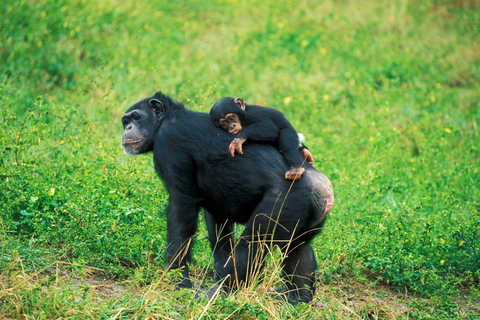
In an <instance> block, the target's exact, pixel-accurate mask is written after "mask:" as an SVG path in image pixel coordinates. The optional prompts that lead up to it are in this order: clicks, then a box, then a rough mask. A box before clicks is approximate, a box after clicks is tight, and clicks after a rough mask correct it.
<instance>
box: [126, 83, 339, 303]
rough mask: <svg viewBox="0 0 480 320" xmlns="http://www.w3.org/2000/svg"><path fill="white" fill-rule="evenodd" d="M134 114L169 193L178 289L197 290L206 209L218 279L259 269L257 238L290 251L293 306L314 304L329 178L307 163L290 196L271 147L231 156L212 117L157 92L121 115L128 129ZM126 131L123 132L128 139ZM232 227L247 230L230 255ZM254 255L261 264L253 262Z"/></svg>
mask: <svg viewBox="0 0 480 320" xmlns="http://www.w3.org/2000/svg"><path fill="white" fill-rule="evenodd" d="M152 99H155V100H158V101H160V102H161V103H156V105H157V106H160V109H162V108H161V106H163V111H162V110H160V111H159V110H156V111H155V112H154V111H153V110H152V106H151V103H150V102H149V101H151V100H152ZM154 105H155V104H154ZM133 112H138V113H139V114H140V115H141V117H143V118H140V119H137V120H135V125H136V126H137V127H139V131H141V132H142V133H143V134H144V136H145V137H144V139H143V140H142V141H144V144H145V146H140V147H139V148H140V150H141V152H148V151H152V150H153V155H154V164H155V169H156V172H157V173H158V175H159V176H160V178H161V179H162V180H163V182H164V184H165V186H166V188H167V191H168V193H169V204H168V209H167V240H168V249H167V259H168V263H169V266H170V268H171V269H178V268H182V269H181V271H182V276H183V277H182V280H181V281H180V282H179V284H178V285H179V287H187V288H188V287H191V286H192V284H191V281H190V279H189V275H188V273H189V272H188V265H187V261H189V257H190V248H191V245H190V240H191V239H192V237H193V236H194V234H195V232H196V230H197V218H198V213H199V209H200V208H203V209H204V215H205V221H206V224H207V229H208V233H209V240H210V244H211V247H212V250H213V252H214V258H215V270H216V277H217V278H218V277H219V278H221V279H225V278H226V280H225V286H227V287H231V288H235V287H236V285H237V284H238V282H245V281H247V282H248V281H250V280H251V279H250V277H249V274H251V272H252V271H253V270H259V269H261V265H262V262H263V257H264V253H262V252H264V251H263V250H262V248H264V246H262V245H260V243H259V242H258V241H260V240H263V241H267V242H266V243H267V244H269V245H278V246H280V247H281V248H282V250H283V251H284V252H286V253H287V254H288V258H286V259H285V261H284V271H285V277H286V279H287V280H288V281H287V291H288V293H286V294H285V297H286V298H287V299H288V301H290V302H292V303H296V302H299V301H302V302H308V301H310V300H311V298H312V294H313V293H314V281H315V280H314V272H315V270H316V268H317V265H316V261H315V256H314V254H313V251H312V248H311V246H310V241H311V240H312V239H313V237H314V236H315V235H317V234H318V233H319V232H320V230H321V228H322V226H323V224H324V222H325V218H326V213H327V212H325V211H326V209H325V208H326V199H327V198H328V197H329V196H330V195H331V184H330V182H329V181H328V179H327V178H326V177H325V176H324V175H323V174H321V173H319V172H318V171H316V170H315V169H314V168H313V167H311V166H310V165H308V164H305V167H306V172H305V174H304V177H302V179H301V180H299V181H296V182H295V183H294V185H293V187H292V188H291V190H290V193H288V190H289V188H290V186H291V181H287V180H285V179H284V177H283V173H284V171H285V170H286V169H287V167H286V164H285V162H284V161H283V159H282V156H281V155H280V154H279V152H278V151H277V150H276V149H275V148H274V147H273V146H271V145H268V144H255V143H251V144H248V145H245V152H244V154H243V155H237V156H236V157H234V158H232V157H231V156H230V154H229V152H228V145H229V144H230V142H231V140H232V136H231V135H230V134H229V133H228V132H225V131H223V130H221V129H219V128H216V127H215V126H213V125H212V123H211V120H210V118H209V115H208V114H206V113H198V112H193V111H189V110H187V109H185V108H184V107H183V105H182V104H181V103H179V102H176V101H174V100H172V99H171V98H169V97H167V96H165V95H163V94H162V93H160V92H157V93H156V94H155V95H154V96H153V97H150V98H147V99H143V100H141V101H139V102H137V103H136V104H134V105H133V106H132V107H130V108H129V109H128V110H127V111H126V113H125V115H124V117H123V118H122V121H123V124H124V128H128V126H129V124H130V123H133V120H132V119H131V115H132V113H133ZM137 118H138V116H137ZM128 134H129V133H128V132H127V130H126V132H125V133H124V135H128ZM141 152H140V153H141ZM297 152H298V151H297ZM287 193H288V195H287ZM332 197H333V195H332ZM235 222H239V223H244V224H246V228H245V230H244V232H243V233H242V235H241V240H240V242H239V243H238V244H237V246H236V247H235V248H234V250H232V249H233V248H231V244H233V240H232V239H231V232H232V226H233V223H235ZM272 234H273V236H272ZM255 254H259V258H260V259H259V260H256V261H258V263H252V261H255V260H254V258H253V256H254V255H255ZM257 258H258V257H257Z"/></svg>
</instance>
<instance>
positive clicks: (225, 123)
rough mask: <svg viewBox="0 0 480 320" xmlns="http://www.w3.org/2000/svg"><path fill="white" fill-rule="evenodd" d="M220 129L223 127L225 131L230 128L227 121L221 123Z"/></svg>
mask: <svg viewBox="0 0 480 320" xmlns="http://www.w3.org/2000/svg"><path fill="white" fill-rule="evenodd" d="M220 127H221V128H222V129H225V128H226V127H228V123H227V121H225V120H222V121H220Z"/></svg>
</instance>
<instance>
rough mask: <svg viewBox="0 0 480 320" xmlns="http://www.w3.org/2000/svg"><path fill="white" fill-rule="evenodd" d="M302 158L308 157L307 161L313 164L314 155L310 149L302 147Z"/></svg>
mask: <svg viewBox="0 0 480 320" xmlns="http://www.w3.org/2000/svg"><path fill="white" fill-rule="evenodd" d="M302 158H303V159H305V158H307V161H308V163H310V164H313V162H314V161H313V156H312V153H311V152H310V150H308V149H307V148H303V149H302Z"/></svg>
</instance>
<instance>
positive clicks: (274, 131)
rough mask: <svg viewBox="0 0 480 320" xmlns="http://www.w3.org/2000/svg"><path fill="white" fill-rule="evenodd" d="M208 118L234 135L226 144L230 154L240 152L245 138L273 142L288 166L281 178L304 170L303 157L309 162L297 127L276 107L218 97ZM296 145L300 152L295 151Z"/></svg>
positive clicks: (307, 152)
mask: <svg viewBox="0 0 480 320" xmlns="http://www.w3.org/2000/svg"><path fill="white" fill-rule="evenodd" d="M210 119H211V120H212V121H213V124H214V125H215V126H216V127H220V128H222V129H223V130H225V131H228V132H229V133H231V134H233V135H235V138H234V139H233V141H232V143H231V144H230V146H229V147H228V149H229V150H230V153H231V154H232V157H234V156H235V151H237V152H238V153H240V154H243V150H242V144H243V143H244V142H245V141H246V140H252V141H257V142H269V143H273V144H274V145H275V146H276V147H277V148H278V150H279V151H280V153H281V154H282V155H283V159H284V160H285V162H287V164H288V165H289V166H290V168H291V169H290V170H289V171H287V172H286V173H285V179H288V180H294V179H299V178H300V177H301V176H302V174H303V173H304V172H305V168H302V163H303V158H307V160H308V162H309V163H310V164H313V157H312V154H311V153H310V151H308V149H307V148H306V147H305V146H304V145H303V143H302V144H301V145H300V144H299V140H298V134H297V131H295V129H294V128H293V126H292V125H291V124H290V122H288V120H287V119H286V118H285V116H284V115H283V114H282V113H281V112H280V111H278V110H275V109H272V108H267V107H261V106H256V105H250V104H245V103H243V100H242V99H241V98H229V97H227V98H222V99H220V100H219V101H217V102H216V103H215V104H214V105H213V107H212V109H211V110H210ZM299 147H300V148H301V152H299ZM302 157H303V158H302Z"/></svg>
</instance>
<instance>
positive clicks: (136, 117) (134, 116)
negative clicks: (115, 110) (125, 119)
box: [132, 112, 140, 121]
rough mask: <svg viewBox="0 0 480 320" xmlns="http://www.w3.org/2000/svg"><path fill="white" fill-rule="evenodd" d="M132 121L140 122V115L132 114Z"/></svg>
mask: <svg viewBox="0 0 480 320" xmlns="http://www.w3.org/2000/svg"><path fill="white" fill-rule="evenodd" d="M132 119H133V120H135V121H138V120H140V114H138V113H137V112H134V113H132Z"/></svg>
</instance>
